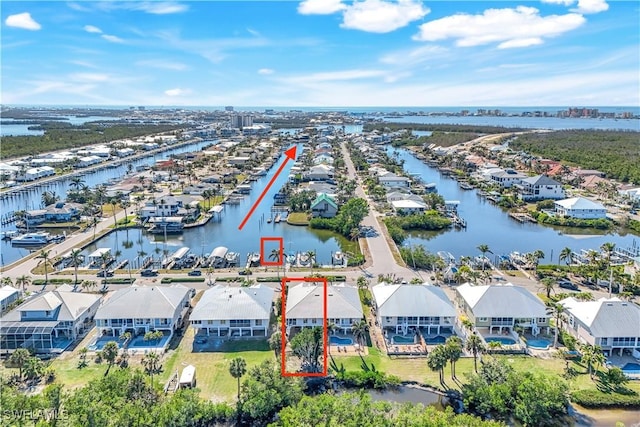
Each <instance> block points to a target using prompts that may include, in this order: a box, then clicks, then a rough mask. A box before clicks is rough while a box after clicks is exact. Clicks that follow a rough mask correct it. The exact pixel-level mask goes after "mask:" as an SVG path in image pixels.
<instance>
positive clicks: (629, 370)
mask: <svg viewBox="0 0 640 427" xmlns="http://www.w3.org/2000/svg"><path fill="white" fill-rule="evenodd" d="M622 372H624V373H625V374H640V363H627V364H626V365H624V366H623V367H622Z"/></svg>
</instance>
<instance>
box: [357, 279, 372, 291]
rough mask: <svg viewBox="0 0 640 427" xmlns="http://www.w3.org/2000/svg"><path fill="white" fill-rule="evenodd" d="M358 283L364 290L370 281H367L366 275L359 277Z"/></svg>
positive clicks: (359, 287)
mask: <svg viewBox="0 0 640 427" xmlns="http://www.w3.org/2000/svg"><path fill="white" fill-rule="evenodd" d="M356 285H357V286H358V289H360V290H364V289H367V288H368V287H369V283H368V282H367V279H365V278H364V276H360V277H358V280H357V281H356Z"/></svg>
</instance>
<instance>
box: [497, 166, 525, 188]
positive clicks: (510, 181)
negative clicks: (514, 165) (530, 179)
mask: <svg viewBox="0 0 640 427" xmlns="http://www.w3.org/2000/svg"><path fill="white" fill-rule="evenodd" d="M489 177H490V178H491V181H492V182H495V183H496V184H498V185H499V186H500V187H502V188H511V187H512V186H513V185H515V184H519V183H520V181H521V180H522V179H524V178H526V177H527V176H526V175H523V174H521V173H518V172H516V171H514V170H513V169H506V170H502V169H498V170H494V171H493V172H491V173H490V174H489Z"/></svg>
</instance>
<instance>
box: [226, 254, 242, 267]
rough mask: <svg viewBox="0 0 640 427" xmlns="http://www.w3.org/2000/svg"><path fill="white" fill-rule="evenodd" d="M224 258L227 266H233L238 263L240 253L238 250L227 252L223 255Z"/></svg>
mask: <svg viewBox="0 0 640 427" xmlns="http://www.w3.org/2000/svg"><path fill="white" fill-rule="evenodd" d="M224 260H225V261H226V263H227V266H228V267H235V266H236V265H238V261H239V260H240V254H239V253H238V252H229V253H227V255H225V257H224Z"/></svg>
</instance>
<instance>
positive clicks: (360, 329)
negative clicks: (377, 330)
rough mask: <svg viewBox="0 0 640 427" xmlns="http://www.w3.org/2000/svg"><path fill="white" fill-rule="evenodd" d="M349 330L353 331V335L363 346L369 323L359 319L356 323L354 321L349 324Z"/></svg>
mask: <svg viewBox="0 0 640 427" xmlns="http://www.w3.org/2000/svg"><path fill="white" fill-rule="evenodd" d="M351 332H352V333H353V337H354V338H355V339H356V341H358V344H360V345H361V346H363V347H364V344H363V342H364V340H365V337H366V336H367V333H368V332H369V325H367V322H366V321H365V320H360V321H359V322H358V323H354V324H353V325H351Z"/></svg>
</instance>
